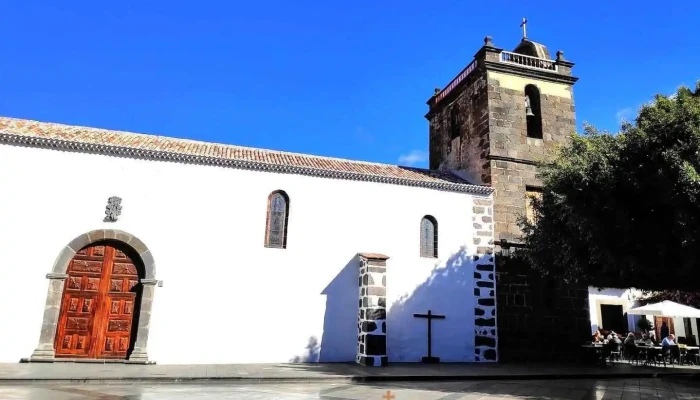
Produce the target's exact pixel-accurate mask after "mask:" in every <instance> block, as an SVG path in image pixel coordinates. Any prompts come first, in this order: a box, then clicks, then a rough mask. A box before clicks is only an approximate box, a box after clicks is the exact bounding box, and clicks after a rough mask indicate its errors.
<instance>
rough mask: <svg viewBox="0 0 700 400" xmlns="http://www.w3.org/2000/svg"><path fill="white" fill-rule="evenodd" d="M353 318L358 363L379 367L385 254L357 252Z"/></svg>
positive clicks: (383, 350)
mask: <svg viewBox="0 0 700 400" xmlns="http://www.w3.org/2000/svg"><path fill="white" fill-rule="evenodd" d="M359 272H360V275H359V279H358V285H359V291H360V300H359V301H358V305H359V312H358V318H357V357H356V361H357V363H358V364H361V365H364V366H372V367H381V366H385V365H387V363H388V357H387V354H386V258H376V255H373V256H368V255H362V254H360V271H359Z"/></svg>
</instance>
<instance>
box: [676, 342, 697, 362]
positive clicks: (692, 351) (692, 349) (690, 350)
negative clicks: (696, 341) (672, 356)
mask: <svg viewBox="0 0 700 400" xmlns="http://www.w3.org/2000/svg"><path fill="white" fill-rule="evenodd" d="M678 347H679V348H680V349H681V351H685V353H686V357H685V359H686V361H687V362H689V363H691V364H692V365H697V364H696V361H698V362H700V347H698V346H678ZM688 355H693V357H692V358H690V357H688Z"/></svg>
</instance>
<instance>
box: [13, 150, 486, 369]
mask: <svg viewBox="0 0 700 400" xmlns="http://www.w3.org/2000/svg"><path fill="white" fill-rule="evenodd" d="M274 190H284V191H285V192H286V193H287V194H288V195H289V198H290V212H289V228H288V239H287V248H286V249H272V248H265V247H264V246H263V242H264V236H265V217H266V211H267V198H268V195H269V194H270V192H272V191H274ZM113 195H116V196H119V197H121V198H122V199H123V200H122V207H123V209H122V214H121V216H120V218H119V220H118V221H117V222H114V223H106V222H103V218H104V209H105V206H106V202H107V199H108V198H109V197H110V196H113ZM471 213H472V196H471V195H468V194H463V193H453V192H444V191H436V190H429V189H422V188H412V187H404V186H397V185H388V184H378V183H368V182H356V181H344V180H330V179H320V178H312V177H307V176H299V175H291V174H278V173H264V172H255V171H245V170H236V169H231V168H219V167H209V166H200V165H185V164H177V163H166V162H154V161H145V160H134V159H126V158H116V157H107V156H101V155H91V154H83V153H69V152H61V151H52V150H42V149H33V148H24V147H14V146H6V145H0V224H1V226H0V260H3V264H2V265H1V266H0V281H2V282H5V285H4V290H2V291H0V320H2V321H7V323H3V324H0V337H2V338H3V340H2V341H0V362H16V361H18V360H19V359H20V358H23V357H28V356H29V355H30V354H31V352H32V351H33V349H34V348H35V347H36V345H37V342H38V337H39V332H40V329H41V324H42V316H43V312H44V304H45V300H46V294H47V287H48V280H47V279H45V275H46V273H48V272H50V271H51V268H52V266H53V264H54V261H55V260H56V257H57V256H58V254H59V252H60V251H61V249H62V248H63V247H64V246H66V245H67V244H68V243H69V242H70V241H71V240H72V239H74V238H75V237H77V236H79V235H81V234H83V233H86V232H89V231H91V230H94V229H119V230H123V231H125V232H128V233H130V234H132V235H134V236H136V237H138V238H139V239H141V240H142V241H143V242H144V243H145V244H146V245H147V246H148V248H149V249H150V251H151V252H152V254H153V256H154V258H155V263H156V267H157V272H156V278H157V279H158V280H162V281H163V282H164V284H163V287H157V288H156V289H155V297H154V303H153V309H152V317H151V326H150V335H149V341H148V350H149V358H150V359H152V360H154V361H156V362H158V363H162V364H178V363H253V362H256V363H265V362H289V361H319V360H320V361H328V362H330V361H354V359H355V354H356V340H357V326H356V324H357V302H358V293H357V276H358V275H357V270H356V268H357V264H356V263H357V257H356V254H357V253H359V252H376V253H383V254H386V255H387V256H389V257H390V259H389V260H388V262H387V270H388V276H387V306H388V307H389V308H390V309H389V317H388V319H389V320H388V327H387V329H388V352H389V357H390V360H391V361H419V360H420V357H421V356H423V355H425V343H426V340H427V339H426V336H425V329H426V326H427V324H426V321H425V320H418V319H415V318H412V317H410V318H409V317H408V315H409V314H410V315H412V314H413V313H423V312H426V311H427V310H428V309H429V308H430V309H432V310H433V312H435V313H440V314H444V315H446V316H447V318H446V319H445V320H442V321H434V330H433V332H434V335H433V346H434V355H435V356H438V357H442V358H443V360H445V361H471V360H473V359H474V304H473V302H474V297H473V289H474V282H473V273H474V267H473V265H472V262H469V260H470V259H469V257H470V256H471V255H473V254H475V252H476V245H474V244H473V242H472V236H473V235H474V228H473V227H472V220H471V218H472V214H471ZM426 214H429V215H432V216H434V217H435V218H436V219H437V221H438V237H439V257H438V259H425V258H421V257H420V256H419V225H420V220H421V218H422V217H423V216H424V215H426ZM489 228H491V226H490V225H489ZM459 260H466V261H459ZM460 263H461V264H460ZM460 267H461V268H460ZM398 305H402V307H403V308H404V310H403V311H402V313H403V314H401V313H399V310H398V308H395V309H394V311H392V308H394V307H398ZM392 312H394V313H396V314H395V316H393V317H392ZM10 321H11V322H12V323H10ZM392 322H393V323H394V324H395V325H394V326H392Z"/></svg>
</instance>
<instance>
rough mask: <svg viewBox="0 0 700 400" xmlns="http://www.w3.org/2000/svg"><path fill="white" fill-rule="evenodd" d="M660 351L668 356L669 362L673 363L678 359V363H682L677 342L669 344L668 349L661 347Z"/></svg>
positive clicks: (681, 355)
mask: <svg viewBox="0 0 700 400" xmlns="http://www.w3.org/2000/svg"><path fill="white" fill-rule="evenodd" d="M662 351H663V352H664V353H665V355H667V356H668V361H669V364H671V365H673V364H674V363H673V361H674V360H676V361H678V365H682V364H683V354H682V353H681V349H680V347H678V345H677V344H675V345H672V346H669V348H668V349H663V350H662Z"/></svg>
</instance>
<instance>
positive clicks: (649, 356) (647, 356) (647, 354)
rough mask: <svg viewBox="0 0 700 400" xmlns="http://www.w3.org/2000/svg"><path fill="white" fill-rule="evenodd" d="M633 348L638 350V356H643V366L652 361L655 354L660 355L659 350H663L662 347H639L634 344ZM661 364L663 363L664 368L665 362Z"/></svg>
mask: <svg viewBox="0 0 700 400" xmlns="http://www.w3.org/2000/svg"><path fill="white" fill-rule="evenodd" d="M635 346H637V349H638V350H639V354H640V356H641V355H644V360H645V361H644V364H645V365H647V364H649V362H650V361H652V360H653V356H655V355H656V353H660V352H661V350H663V347H661V346H640V345H638V344H635ZM650 350H651V351H650ZM640 358H641V357H640ZM663 362H664V367H665V366H666V360H663Z"/></svg>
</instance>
